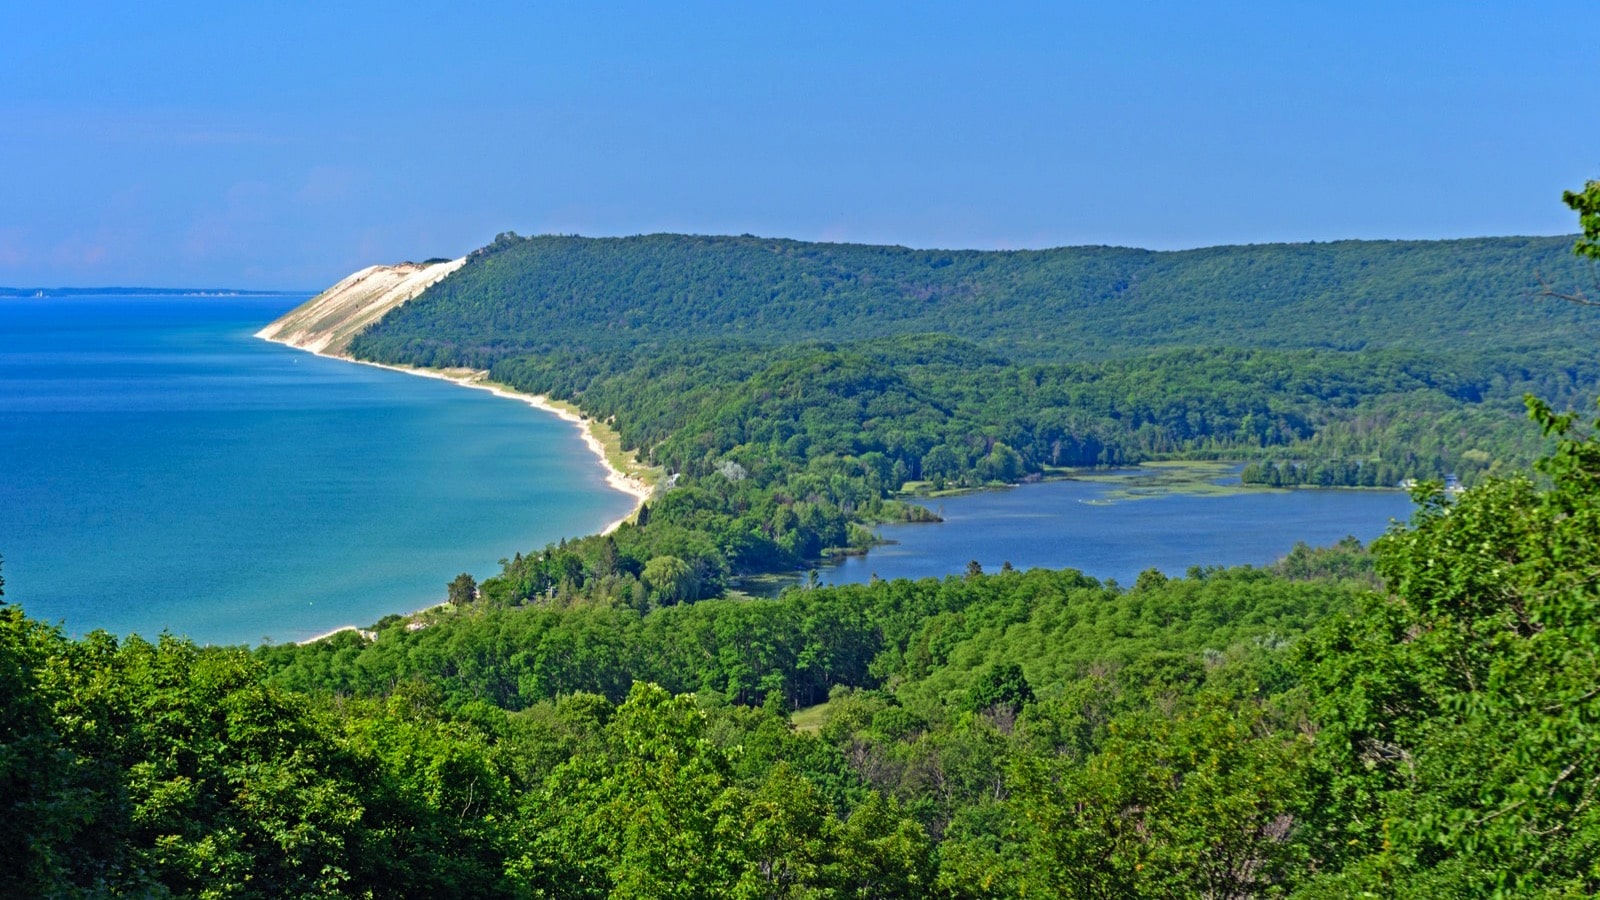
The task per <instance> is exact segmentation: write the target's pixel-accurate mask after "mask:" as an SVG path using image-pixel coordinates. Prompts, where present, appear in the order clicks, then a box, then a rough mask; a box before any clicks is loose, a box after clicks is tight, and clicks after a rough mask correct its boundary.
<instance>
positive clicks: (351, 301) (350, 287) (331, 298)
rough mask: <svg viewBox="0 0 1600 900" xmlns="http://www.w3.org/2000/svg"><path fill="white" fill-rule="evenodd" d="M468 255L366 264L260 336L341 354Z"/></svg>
mask: <svg viewBox="0 0 1600 900" xmlns="http://www.w3.org/2000/svg"><path fill="white" fill-rule="evenodd" d="M466 261H467V260H466V257H462V258H460V259H453V260H450V261H449V262H441V263H431V264H430V263H410V262H407V263H398V264H396V265H392V266H368V267H367V268H365V269H362V270H361V271H359V272H356V273H354V274H352V275H349V276H347V277H346V278H344V279H343V280H342V281H340V282H339V283H338V284H335V285H334V286H333V287H330V288H328V289H327V290H325V291H323V292H322V293H320V294H318V295H316V296H315V297H312V298H311V299H310V300H307V301H306V302H305V303H303V304H301V305H300V306H297V307H295V308H294V309H293V310H290V311H289V312H288V313H287V314H285V315H284V316H283V317H282V318H280V319H278V320H277V321H275V322H273V323H272V324H270V325H268V326H267V327H265V328H263V329H261V330H260V331H258V332H256V337H259V338H265V339H266V340H269V341H278V342H279V343H284V344H289V345H291V346H294V347H299V348H301V349H303V350H310V351H311V352H313V353H324V354H328V355H335V356H339V355H343V354H344V353H345V350H346V349H347V348H348V347H349V346H350V341H351V339H352V338H354V337H355V336H356V335H357V334H359V333H360V332H361V329H363V328H365V327H367V326H368V325H370V324H372V323H373V322H376V321H378V320H379V319H381V318H383V316H384V314H385V313H387V312H389V310H391V309H394V308H395V307H397V306H399V305H400V304H402V303H405V302H406V301H407V300H410V299H411V298H413V297H415V296H417V295H418V294H420V293H422V292H423V291H424V290H426V289H427V288H428V287H429V286H431V285H433V284H434V283H436V282H438V281H439V280H440V279H442V278H444V277H445V276H446V275H449V274H450V273H451V272H454V271H455V270H457V269H459V268H461V266H462V264H463V263H465V262H466Z"/></svg>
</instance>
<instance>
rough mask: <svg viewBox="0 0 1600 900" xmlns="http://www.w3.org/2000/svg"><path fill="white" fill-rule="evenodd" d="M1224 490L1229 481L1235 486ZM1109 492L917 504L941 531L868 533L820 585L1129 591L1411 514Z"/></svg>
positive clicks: (1289, 494) (1331, 500)
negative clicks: (978, 578)
mask: <svg viewBox="0 0 1600 900" xmlns="http://www.w3.org/2000/svg"><path fill="white" fill-rule="evenodd" d="M1235 481H1236V479H1235ZM1118 487H1119V486H1116V485H1109V484H1105V483H1100V482H1090V481H1050V482H1044V483H1042V484H1028V485H1022V486H1020V487H1015V488H1008V489H1005V490H998V491H980V492H977V493H972V494H963V495H959V496H954V497H947V498H944V499H941V500H933V501H929V503H928V504H927V505H928V506H929V507H930V508H931V509H933V510H935V511H936V512H938V513H939V514H940V515H941V516H942V517H943V518H944V522H943V523H937V524H918V525H892V526H888V527H884V528H880V529H878V532H879V534H880V535H881V536H882V537H883V538H884V539H885V540H889V541H893V542H894V543H891V544H888V545H886V546H881V547H874V548H873V549H872V551H871V552H870V553H868V554H867V555H866V556H862V557H848V558H846V559H844V560H843V561H841V562H840V563H839V564H838V565H833V566H828V567H826V568H824V569H821V570H819V572H818V574H819V576H820V578H821V579H822V581H823V582H824V583H832V584H851V583H862V582H866V581H870V580H871V579H872V577H873V576H874V575H877V576H879V577H881V578H927V577H941V576H945V575H955V574H959V573H961V572H964V571H965V570H966V567H967V562H968V561H969V560H977V561H978V563H979V564H980V565H982V566H983V568H984V571H987V572H993V571H997V570H998V569H999V567H1000V566H1001V565H1002V564H1004V563H1006V562H1009V563H1011V564H1012V565H1013V566H1015V567H1016V568H1019V569H1028V568H1033V567H1042V568H1051V569H1062V568H1074V569H1080V570H1082V571H1083V572H1084V573H1085V574H1088V575H1092V576H1094V577H1096V578H1100V579H1107V578H1110V579H1115V580H1116V581H1118V582H1120V583H1122V584H1132V583H1133V581H1134V579H1135V578H1137V577H1138V574H1139V572H1141V571H1143V570H1144V569H1148V568H1156V569H1160V570H1161V571H1163V572H1165V573H1167V574H1168V575H1174V576H1176V575H1182V574H1183V573H1184V572H1185V571H1187V570H1188V568H1189V567H1190V566H1218V565H1220V566H1239V565H1265V564H1267V563H1271V562H1273V561H1275V560H1277V559H1279V558H1280V557H1282V556H1283V555H1284V554H1286V553H1288V552H1289V551H1290V550H1291V549H1293V548H1294V545H1295V543H1296V542H1297V541H1304V542H1305V543H1307V544H1310V545H1312V546H1324V545H1328V544H1332V543H1334V542H1336V541H1338V540H1339V539H1340V538H1343V537H1345V536H1346V535H1354V536H1355V537H1357V538H1359V539H1361V541H1362V542H1367V541H1370V540H1372V539H1373V538H1375V537H1377V536H1379V535H1381V534H1383V532H1384V531H1385V530H1386V529H1387V528H1388V527H1389V524H1390V522H1391V520H1396V519H1397V520H1400V521H1402V522H1403V521H1406V520H1407V519H1409V518H1410V516H1411V512H1412V510H1413V509H1414V506H1413V504H1412V502H1411V498H1410V496H1408V495H1407V494H1406V493H1404V492H1402V491H1371V490H1366V491H1348V490H1347V491H1341V490H1295V491H1265V490H1264V491H1260V492H1256V491H1249V492H1244V493H1240V494H1233V495H1227V496H1196V495H1183V494H1168V495H1164V496H1154V497H1142V498H1139V499H1131V500H1119V501H1115V502H1109V503H1108V502H1105V495H1106V494H1107V493H1108V492H1109V491H1112V490H1115V489H1117V488H1118Z"/></svg>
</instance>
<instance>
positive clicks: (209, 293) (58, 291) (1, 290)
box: [0, 287, 311, 300]
mask: <svg viewBox="0 0 1600 900" xmlns="http://www.w3.org/2000/svg"><path fill="white" fill-rule="evenodd" d="M308 293H311V291H307V290H278V291H269V290H247V289H244V288H168V287H53V288H40V287H30V288H16V287H0V299H7V300H13V299H26V298H29V297H95V296H103V295H106V294H131V295H134V296H141V297H149V296H156V295H162V294H170V295H175V296H182V297H282V296H286V295H289V294H308Z"/></svg>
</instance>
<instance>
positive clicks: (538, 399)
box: [256, 334, 655, 637]
mask: <svg viewBox="0 0 1600 900" xmlns="http://www.w3.org/2000/svg"><path fill="white" fill-rule="evenodd" d="M256 336H257V337H259V338H261V339H262V340H264V341H268V342H270V343H273V344H280V345H282V346H285V347H290V348H293V349H295V350H299V351H301V352H302V353H310V354H311V355H313V356H321V357H323V358H325V359H337V360H340V361H342V362H348V363H355V364H356V365H361V366H372V367H373V368H377V369H388V370H389V371H391V372H401V373H404V374H406V375H416V376H419V377H422V378H433V379H436V380H438V381H448V382H450V383H451V384H455V385H459V386H461V387H465V388H473V389H476V390H480V391H487V392H489V393H490V394H493V395H494V396H496V397H503V398H505V399H507V400H516V401H518V402H521V403H524V404H527V405H528V406H531V407H533V408H534V409H537V410H541V411H543V412H547V413H551V414H552V415H554V416H556V418H559V419H561V420H562V421H564V422H570V423H571V424H572V425H573V426H575V427H576V428H577V429H578V434H579V437H581V438H582V439H583V445H584V446H585V447H587V448H588V449H589V452H590V453H593V454H594V456H595V458H596V459H597V460H599V461H600V466H601V468H603V469H605V472H606V486H607V487H610V488H611V489H613V490H616V491H620V492H621V493H624V494H627V495H628V496H630V497H632V498H633V509H631V510H629V511H628V513H627V514H626V515H624V516H622V517H621V518H619V519H617V520H616V521H614V522H611V523H610V524H608V525H606V526H605V528H604V529H602V530H601V531H600V532H599V533H600V534H611V533H612V532H614V531H616V530H617V529H618V528H621V527H622V526H623V524H624V523H626V522H628V521H630V520H631V519H633V517H634V516H636V515H638V514H639V507H641V506H643V505H644V503H645V501H647V500H649V499H650V497H651V496H652V495H653V494H654V493H655V488H654V487H653V486H651V485H650V484H649V483H648V482H646V481H645V480H644V479H643V478H641V477H639V476H638V475H634V474H631V473H628V472H624V471H622V470H621V469H619V468H617V466H616V465H615V464H613V463H612V462H611V460H610V459H609V458H607V456H606V449H605V445H604V444H602V443H601V441H600V438H599V437H597V436H596V435H595V433H594V426H595V425H596V424H597V423H596V422H595V420H594V419H590V418H587V417H584V416H581V415H579V414H578V413H576V412H573V411H572V410H570V409H566V408H563V407H560V406H557V405H555V403H553V402H551V400H550V398H549V397H546V396H545V395H543V394H526V393H523V392H522V391H518V390H515V389H513V388H509V387H507V386H505V385H503V384H498V383H496V382H492V381H488V380H486V379H487V376H488V374H489V373H488V372H486V371H482V370H462V373H461V374H455V373H452V372H449V371H445V370H442V369H423V368H418V367H416V366H397V365H391V364H389V363H379V362H372V361H370V360H365V359H355V358H354V357H350V356H345V355H344V354H334V353H325V352H322V351H320V350H313V349H311V348H309V347H301V346H298V345H296V344H292V343H290V342H289V341H286V340H283V339H281V338H275V337H263V336H262V335H260V334H257V335H256ZM355 627H356V626H354V625H346V626H343V627H342V628H340V629H336V630H335V631H342V630H345V629H349V628H355ZM329 633H330V634H332V633H335V632H329ZM322 637H326V635H322Z"/></svg>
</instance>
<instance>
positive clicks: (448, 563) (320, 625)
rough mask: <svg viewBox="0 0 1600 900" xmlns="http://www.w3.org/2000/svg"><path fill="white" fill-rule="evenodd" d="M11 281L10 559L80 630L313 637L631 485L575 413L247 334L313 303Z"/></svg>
mask: <svg viewBox="0 0 1600 900" xmlns="http://www.w3.org/2000/svg"><path fill="white" fill-rule="evenodd" d="M305 299H306V296H305V295H298V296H271V297H184V296H116V295H104V296H82V297H70V298H45V299H25V300H14V299H3V300H0V556H3V557H4V564H3V569H0V574H3V575H4V577H5V597H4V599H5V600H6V601H8V602H12V603H18V604H20V605H21V606H22V607H23V609H24V610H25V611H26V612H27V613H28V614H30V615H32V616H34V617H36V618H40V619H43V620H46V621H50V622H62V623H64V624H65V626H66V629H67V631H68V632H69V633H72V634H82V633H85V632H87V631H90V630H93V629H96V628H104V629H106V630H108V631H111V632H113V633H117V634H126V633H129V632H138V633H140V634H143V635H146V636H153V635H156V634H159V633H160V632H161V631H163V630H170V631H171V632H173V633H174V634H180V635H185V636H188V637H192V638H194V639H195V640H198V641H202V642H208V643H255V642H258V641H260V640H262V639H263V638H270V639H272V640H275V641H279V642H283V641H291V640H300V639H304V638H306V637H309V636H312V635H314V634H318V633H320V632H323V631H326V630H328V629H331V628H335V627H338V626H340V625H346V624H354V625H366V624H370V623H372V622H374V621H376V620H377V619H379V618H381V617H382V616H384V615H386V614H388V613H394V612H405V611H409V610H413V609H417V608H420V607H423V606H427V605H431V604H433V603H437V602H439V601H440V600H442V599H443V598H444V593H445V584H446V583H447V582H448V581H449V580H450V579H451V578H453V577H454V576H455V575H456V574H458V573H460V572H462V571H468V572H471V573H472V574H473V575H475V576H477V577H479V578H480V579H481V578H482V577H483V576H486V575H490V574H493V573H494V572H496V571H498V568H499V567H498V565H497V561H498V560H499V559H500V558H502V557H507V556H511V555H512V554H514V553H516V552H518V551H527V550H529V549H535V548H539V547H543V546H544V545H545V544H546V543H548V542H551V541H555V540H558V539H560V538H562V537H564V536H572V535H581V534H592V533H594V532H595V531H598V530H599V529H601V528H603V527H604V526H605V525H606V523H608V522H611V521H613V520H615V519H617V518H618V517H620V516H622V515H624V514H625V513H627V511H628V510H629V509H631V508H632V505H633V501H632V500H631V498H629V497H627V496H626V495H624V494H622V493H620V492H618V491H615V490H613V489H610V488H608V487H606V485H605V480H604V472H603V470H602V469H601V468H600V466H599V465H598V464H597V461H596V460H595V458H594V456H593V455H592V454H591V453H590V452H589V451H588V450H587V449H585V447H584V446H583V444H582V441H581V439H580V437H579V434H578V432H577V429H576V428H574V427H573V426H572V425H571V424H570V423H567V422H563V421H561V420H559V419H557V418H556V417H554V416H552V415H549V414H546V413H542V412H539V411H537V410H534V409H531V408H530V407H528V406H526V405H524V404H522V403H517V402H514V401H511V400H506V399H502V398H497V397H494V396H491V395H490V394H488V393H487V392H483V391H474V390H468V389H465V388H461V387H458V386H455V385H452V384H449V383H446V382H443V381H436V380H433V379H426V378H417V377H415V376H411V375H405V374H401V373H398V372H390V371H386V370H383V369H377V368H373V367H370V366H360V365H354V364H351V363H347V362H342V361H339V360H331V359H323V358H320V357H316V356H313V355H311V354H308V353H303V352H300V351H297V350H293V349H290V348H287V347H282V346H279V345H276V344H270V343H267V342H265V341H261V340H258V339H256V338H254V337H252V336H251V335H252V333H253V332H255V331H256V330H257V329H259V328H261V327H262V326H263V325H265V324H266V323H267V322H270V321H271V320H273V319H274V318H276V317H277V316H278V315H280V314H281V313H283V312H285V311H287V310H288V309H290V308H292V307H294V306H295V305H297V304H298V303H300V302H301V301H303V300H305Z"/></svg>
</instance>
